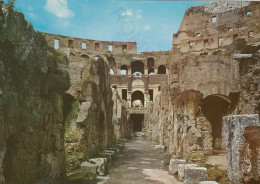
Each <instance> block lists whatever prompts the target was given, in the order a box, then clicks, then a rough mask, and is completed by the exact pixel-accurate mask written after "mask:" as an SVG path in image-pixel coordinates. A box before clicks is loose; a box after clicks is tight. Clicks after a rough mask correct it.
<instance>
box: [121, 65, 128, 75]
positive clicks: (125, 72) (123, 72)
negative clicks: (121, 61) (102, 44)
mask: <svg viewBox="0 0 260 184" xmlns="http://www.w3.org/2000/svg"><path fill="white" fill-rule="evenodd" d="M127 69H128V68H127V65H122V66H121V67H120V74H121V75H127V74H128V70H127Z"/></svg>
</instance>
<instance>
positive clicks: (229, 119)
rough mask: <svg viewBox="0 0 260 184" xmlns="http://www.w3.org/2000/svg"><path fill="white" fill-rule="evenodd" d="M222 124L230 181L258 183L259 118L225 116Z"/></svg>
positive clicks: (251, 116)
mask: <svg viewBox="0 0 260 184" xmlns="http://www.w3.org/2000/svg"><path fill="white" fill-rule="evenodd" d="M223 122H224V131H225V142H226V151H227V162H228V167H227V168H228V176H229V178H230V180H231V181H232V182H234V183H237V184H242V183H256V182H257V181H258V182H259V181H260V175H259V168H260V166H259V160H260V155H259V146H260V145H259V139H260V138H259V137H258V136H259V135H260V131H259V130H260V129H259V128H260V122H259V116H258V115H257V114H252V115H251V114H250V115H248V114H244V115H234V116H226V117H224V118H223Z"/></svg>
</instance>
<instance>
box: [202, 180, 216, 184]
mask: <svg viewBox="0 0 260 184" xmlns="http://www.w3.org/2000/svg"><path fill="white" fill-rule="evenodd" d="M199 184H218V182H216V181H201V182H200V183H199Z"/></svg>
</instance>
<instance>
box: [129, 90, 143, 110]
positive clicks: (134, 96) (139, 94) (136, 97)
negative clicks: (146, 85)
mask: <svg viewBox="0 0 260 184" xmlns="http://www.w3.org/2000/svg"><path fill="white" fill-rule="evenodd" d="M131 99H132V100H131V104H132V107H133V102H134V101H135V100H140V101H141V102H142V105H143V106H144V93H143V92H142V91H135V92H133V93H132V98H131Z"/></svg>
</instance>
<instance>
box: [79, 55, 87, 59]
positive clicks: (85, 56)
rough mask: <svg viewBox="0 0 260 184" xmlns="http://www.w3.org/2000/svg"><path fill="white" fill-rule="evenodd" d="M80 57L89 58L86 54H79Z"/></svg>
mask: <svg viewBox="0 0 260 184" xmlns="http://www.w3.org/2000/svg"><path fill="white" fill-rule="evenodd" d="M80 57H81V58H83V59H89V56H88V55H87V54H81V56H80Z"/></svg>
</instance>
